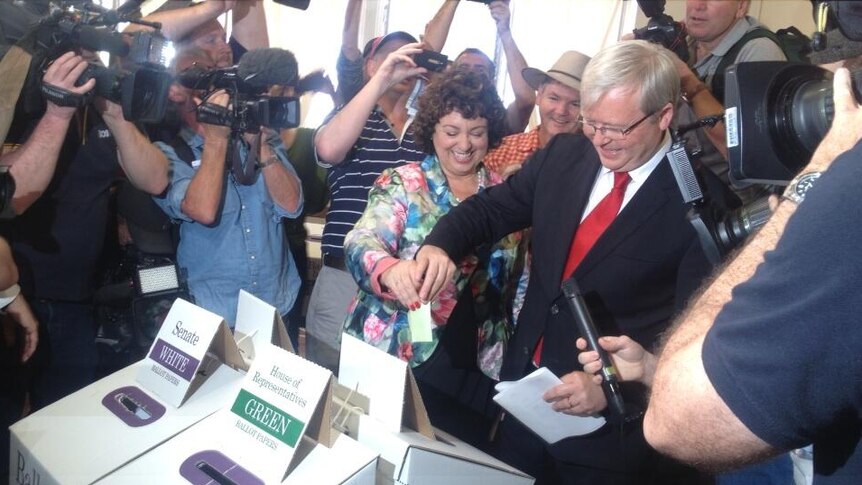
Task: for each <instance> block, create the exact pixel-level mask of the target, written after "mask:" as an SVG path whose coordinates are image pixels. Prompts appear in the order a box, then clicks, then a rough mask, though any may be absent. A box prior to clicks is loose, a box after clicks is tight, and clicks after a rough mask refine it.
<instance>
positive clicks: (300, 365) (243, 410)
mask: <svg viewBox="0 0 862 485" xmlns="http://www.w3.org/2000/svg"><path fill="white" fill-rule="evenodd" d="M256 354H257V356H256V358H255V360H254V363H253V364H252V367H251V369H250V370H249V373H248V374H247V376H246V378H245V380H244V381H243V384H242V386H241V387H240V389H239V390H238V391H237V392H235V394H234V397H233V398H232V399H231V400H230V402H228V403H227V405H226V407H224V408H223V409H221V410H220V411H219V412H217V413H215V414H213V415H212V416H210V417H209V418H207V419H205V420H203V421H201V422H200V423H198V424H197V425H195V426H193V427H192V428H190V429H189V430H187V431H186V432H184V433H181V434H180V435H178V436H176V437H175V438H173V439H171V440H170V441H168V442H166V443H164V444H163V445H161V446H159V447H158V448H156V449H154V450H152V451H151V452H149V453H147V454H146V455H144V456H142V457H140V458H139V459H137V460H135V461H133V462H132V463H130V464H128V465H127V466H125V467H123V468H121V469H119V470H117V471H116V472H114V473H112V474H111V475H109V476H107V477H105V478H104V479H103V480H102V481H100V482H99V483H100V484H122V485H133V484H152V483H192V484H208V483H240V484H243V485H256V484H264V483H266V484H272V483H281V482H282V481H285V482H286V483H291V484H298V483H315V484H317V483H333V484H341V483H351V484H365V483H368V484H370V483H373V480H374V473H373V471H374V469H375V465H376V461H377V455H376V454H375V453H372V452H371V451H369V450H367V449H365V448H364V447H362V446H361V445H359V443H356V442H352V440H350V438H348V437H346V436H340V437H337V438H336V439H334V440H333V439H332V430H331V428H330V425H329V422H330V417H329V414H330V412H329V409H330V406H331V399H332V397H331V390H330V386H331V384H332V374H331V373H330V372H329V371H328V370H325V369H323V368H321V367H319V366H317V365H315V364H313V363H311V362H308V361H306V360H304V359H302V358H300V357H298V356H296V355H294V354H291V353H289V352H286V351H285V350H283V349H280V348H277V347H275V346H272V345H269V344H267V345H264V346H260V347H258V348H257V349H256ZM330 444H332V446H330ZM336 463H337V465H336ZM318 468H319V469H318ZM294 474H295V477H294V476H293V475H294ZM309 477H313V479H309ZM309 480H310V481H309Z"/></svg>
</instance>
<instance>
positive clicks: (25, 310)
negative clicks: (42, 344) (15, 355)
mask: <svg viewBox="0 0 862 485" xmlns="http://www.w3.org/2000/svg"><path fill="white" fill-rule="evenodd" d="M6 313H8V314H9V316H10V317H11V318H12V321H14V322H15V323H17V324H18V326H19V327H21V329H22V330H23V331H24V345H22V347H21V362H27V361H28V360H29V359H30V357H31V356H32V355H33V352H35V351H36V346H37V345H38V344H39V322H38V321H37V320H36V316H35V315H33V310H31V309H30V305H28V304H27V300H26V299H25V298H24V295H23V294H20V295H18V296H17V297H16V298H15V299H14V300H12V302H11V303H9V304H8V305H6Z"/></svg>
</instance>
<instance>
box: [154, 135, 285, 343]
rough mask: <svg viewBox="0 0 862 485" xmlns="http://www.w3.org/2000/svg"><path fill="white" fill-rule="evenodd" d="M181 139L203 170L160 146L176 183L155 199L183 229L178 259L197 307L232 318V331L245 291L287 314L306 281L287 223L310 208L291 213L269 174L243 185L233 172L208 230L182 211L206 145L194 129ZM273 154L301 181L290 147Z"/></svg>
mask: <svg viewBox="0 0 862 485" xmlns="http://www.w3.org/2000/svg"><path fill="white" fill-rule="evenodd" d="M180 136H181V137H182V138H183V140H185V141H186V143H187V144H188V145H189V147H190V148H191V149H192V152H193V153H194V155H195V159H196V162H195V163H194V165H195V166H194V167H193V166H192V165H189V164H188V163H186V162H184V161H183V160H181V159H180V158H179V157H178V156H177V154H176V152H175V151H174V149H173V147H171V146H170V145H167V144H164V143H156V146H158V147H159V149H161V150H162V151H163V152H164V153H165V156H166V157H167V159H168V161H169V162H170V171H171V181H170V185H169V186H168V189H167V193H166V194H165V196H164V197H154V198H153V199H154V200H155V201H156V204H158V205H159V207H161V208H162V210H163V211H165V213H166V214H167V215H168V216H170V217H171V218H172V219H173V220H174V221H175V222H178V223H179V224H180V245H179V249H178V250H177V261H178V263H179V266H180V268H181V269H183V270H186V271H187V275H188V283H189V290H190V291H191V294H192V296H193V297H194V299H195V303H196V304H197V305H198V306H201V307H203V308H205V309H207V310H209V311H211V312H213V313H216V314H218V315H220V316H222V317H224V318H225V320H226V321H227V322H228V325H230V327H231V328H233V326H234V324H235V320H236V307H237V301H238V298H239V290H240V289H243V290H245V291H247V292H249V293H251V294H253V295H254V296H256V297H258V298H260V299H261V300H263V301H265V302H267V303H269V304H271V305H273V306H275V307H276V308H278V311H279V313H280V314H281V315H285V314H287V312H288V311H290V309H291V307H292V306H293V302H294V300H295V299H296V294H297V291H298V290H299V284H300V280H299V274H298V272H297V269H296V264H295V263H294V262H293V256H291V254H290V249H289V247H288V244H287V240H286V238H285V235H284V227H283V226H282V218H284V217H289V218H291V219H294V218H296V217H298V216H299V215H300V214H301V213H302V203H301V202H300V204H299V206H298V207H297V208H296V210H295V211H293V212H288V211H286V210H285V209H284V208H282V207H280V206H278V205H277V204H276V203H275V202H274V201H273V200H272V197H270V195H269V192H268V191H267V189H266V184H265V182H264V178H263V174H259V176H258V178H257V181H256V182H255V183H254V184H253V185H240V184H239V183H237V182H236V180H234V177H233V175H231V174H227V173H226V177H227V180H226V181H225V190H224V200H223V205H222V209H221V214H220V216H219V218H218V220H217V222H216V223H215V224H214V225H212V226H206V225H203V224H200V223H198V222H195V221H193V220H192V219H191V218H189V217H188V216H187V215H186V214H184V213H183V212H182V202H183V199H184V198H185V196H186V191H187V190H188V188H189V183H191V180H192V177H194V175H195V172H196V170H197V165H198V164H199V163H200V158H201V152H202V151H203V144H204V140H203V138H202V137H201V136H200V135H199V134H197V133H195V132H193V131H192V130H191V129H189V128H188V127H184V128H183V130H182V131H181V132H180ZM273 150H274V152H275V153H276V155H277V156H278V158H279V159H280V160H281V163H282V164H284V166H285V167H287V169H288V170H289V171H290V172H291V173H293V174H294V176H296V172H295V171H294V169H293V167H292V166H291V165H290V162H288V160H287V154H286V153H285V151H284V147H283V146H282V145H281V144H280V143H279V144H278V145H274V146H273ZM241 155H242V158H243V159H245V158H246V156H247V155H248V149H247V147H245V146H244V147H243V149H242V150H241ZM301 195H302V194H300V196H301ZM300 201H302V197H300Z"/></svg>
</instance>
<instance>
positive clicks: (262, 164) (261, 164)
mask: <svg viewBox="0 0 862 485" xmlns="http://www.w3.org/2000/svg"><path fill="white" fill-rule="evenodd" d="M278 161H279V159H278V157H277V156H275V155H270V156H269V158H267V159H266V160H263V161H260V162H258V163H257V167H258V168H266V167H268V166H270V165H272V164H273V163H276V162H278Z"/></svg>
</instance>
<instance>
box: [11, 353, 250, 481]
mask: <svg viewBox="0 0 862 485" xmlns="http://www.w3.org/2000/svg"><path fill="white" fill-rule="evenodd" d="M146 365H148V364H147V363H146V362H145V361H140V362H137V363H135V364H133V365H131V366H129V367H126V368H124V369H122V370H120V371H117V372H115V373H114V374H111V375H110V376H108V377H105V378H104V379H102V380H100V381H98V382H96V383H94V384H92V385H90V386H88V387H85V388H84V389H81V390H80V391H78V392H76V393H73V394H71V395H69V396H67V397H66V398H64V399H61V400H60V401H57V402H56V403H54V404H52V405H50V406H48V407H46V408H43V409H41V410H39V411H38V412H36V413H34V414H32V415H30V416H28V417H27V418H25V419H23V420H21V421H19V422H17V423H15V424H14V425H12V427H11V428H10V430H11V434H12V442H11V452H10V457H9V458H10V459H9V470H10V475H9V479H10V483H13V484H21V485H23V484H34V485H35V484H39V485H48V484H53V483H74V484H82V483H92V482H95V481H96V480H98V479H99V478H101V477H103V476H105V475H107V474H108V473H110V472H111V471H113V470H115V469H117V468H119V467H121V466H122V465H124V464H125V463H127V462H129V461H130V460H132V459H134V458H136V457H137V456H139V455H141V454H143V453H144V452H146V451H147V450H149V449H151V448H153V447H154V446H156V445H158V444H159V443H162V442H163V441H165V440H167V439H169V438H171V437H172V436H174V435H176V434H177V433H179V432H180V431H182V430H184V429H186V428H188V427H189V426H191V425H193V424H195V423H196V422H198V421H200V420H201V419H202V418H204V417H206V416H208V415H210V414H212V413H213V412H215V411H216V410H217V409H218V408H219V407H221V406H223V405H224V404H225V403H226V402H228V400H229V399H230V396H231V395H232V394H235V393H236V390H237V389H238V388H239V384H240V382H241V380H242V374H241V373H239V372H237V371H235V370H233V369H231V368H229V367H226V366H221V367H219V368H218V370H216V371H215V372H214V373H213V375H212V376H210V377H209V379H207V380H206V382H204V383H203V385H202V386H201V387H200V388H199V389H198V390H197V391H196V392H195V393H194V395H193V396H192V397H191V398H189V400H188V401H187V402H186V403H185V404H184V405H183V406H182V407H179V408H176V407H173V406H171V405H170V404H168V403H166V402H164V401H162V400H160V399H158V398H157V397H154V396H153V395H152V394H150V393H148V392H147V391H145V390H143V389H141V388H140V387H138V386H137V385H135V375H136V374H137V373H138V372H139V371H140V369H141V368H142V367H144V366H146ZM106 399H107V400H106ZM105 402H108V403H109V404H107V405H106V404H104V403H105ZM113 403H118V404H119V405H120V406H121V407H120V408H117V407H114V406H112V404H113ZM112 407H113V409H112ZM124 411H125V412H128V416H129V417H125V416H124V417H125V419H123V418H121V417H119V416H122V415H123V414H120V413H123V412H124ZM146 421H152V422H151V423H149V424H145V423H146Z"/></svg>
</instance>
